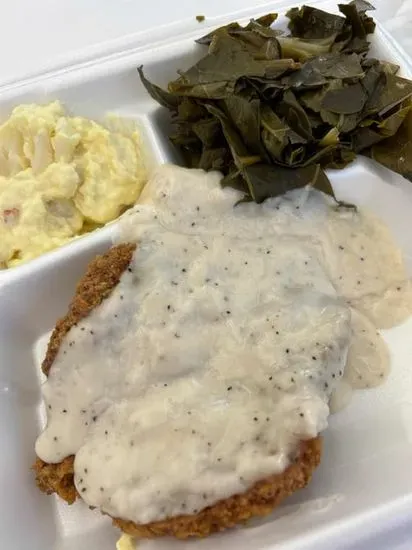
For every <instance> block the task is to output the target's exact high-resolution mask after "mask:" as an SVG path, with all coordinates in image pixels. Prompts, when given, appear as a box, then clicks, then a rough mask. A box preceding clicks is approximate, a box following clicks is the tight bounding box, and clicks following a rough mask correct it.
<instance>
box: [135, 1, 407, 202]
mask: <svg viewBox="0 0 412 550" xmlns="http://www.w3.org/2000/svg"><path fill="white" fill-rule="evenodd" d="M373 9H374V8H373V6H372V5H371V4H369V3H368V2H366V1H364V0H354V1H353V2H351V3H349V4H342V5H339V11H340V15H335V14H331V13H327V12H324V11H322V10H319V9H317V8H313V7H309V6H303V7H301V8H292V9H291V10H289V11H288V13H287V14H286V15H287V17H288V18H289V32H288V33H287V34H286V33H282V32H281V31H279V30H275V29H273V28H272V24H273V22H274V21H275V20H276V18H277V15H276V14H273V13H270V14H267V15H265V16H263V17H260V18H259V19H256V20H252V21H250V22H249V23H248V24H247V25H246V26H245V27H242V26H241V25H239V24H238V23H230V24H229V25H226V26H224V27H221V28H219V29H216V30H215V31H213V32H211V33H209V34H207V35H206V36H204V37H202V38H200V39H199V40H197V42H198V43H199V44H201V45H203V46H205V47H207V53H206V55H204V57H203V58H202V59H200V61H198V63H196V64H195V65H193V66H192V67H190V68H189V69H187V70H185V71H183V70H182V71H178V72H179V77H178V78H177V79H176V80H174V81H172V82H169V85H168V88H167V90H163V89H161V88H160V87H158V86H156V85H155V84H153V83H151V82H149V80H147V79H146V77H145V76H144V73H143V68H142V67H140V68H139V69H138V70H139V74H140V78H141V80H142V83H143V85H144V86H145V88H146V89H147V91H148V92H149V94H150V95H151V96H152V97H153V98H154V99H155V100H156V101H157V102H158V103H159V104H160V105H162V106H163V107H165V108H167V109H168V110H169V111H170V112H171V115H172V120H173V124H174V130H173V134H172V135H171V136H170V139H171V140H172V142H173V143H174V144H175V145H176V146H177V147H178V148H179V149H180V151H181V152H182V154H183V158H184V159H185V162H186V163H187V165H188V166H189V167H200V168H203V169H205V170H220V171H221V172H222V173H223V174H224V179H223V180H222V185H229V186H233V187H236V188H238V189H241V190H243V191H244V193H245V200H255V201H256V202H261V201H263V200H265V199H266V198H268V197H274V196H278V195H281V194H283V193H285V192H286V191H288V190H291V189H295V188H300V187H305V186H308V185H310V186H313V187H315V188H317V189H319V190H320V191H322V192H324V193H326V194H328V195H330V196H332V197H334V193H333V189H332V186H331V185H330V182H329V180H328V178H327V176H326V174H325V173H324V169H325V168H344V167H345V166H346V165H347V164H349V163H350V162H352V161H353V159H354V158H355V157H356V155H357V154H363V155H366V156H368V157H370V158H373V159H375V160H376V161H377V162H380V163H381V164H383V165H385V166H387V167H389V168H390V169H392V170H394V171H396V172H398V173H400V174H402V175H403V176H404V177H406V178H408V179H410V180H412V175H411V174H412V149H411V145H410V143H411V141H410V137H411V130H410V128H411V127H412V124H411V120H412V118H411V117H412V114H411V110H410V109H411V97H412V82H411V81H409V80H406V79H404V78H401V77H399V76H398V75H397V71H398V67H396V66H395V65H393V64H391V63H388V62H385V61H380V60H377V59H371V58H369V57H367V54H368V52H369V46H370V44H369V41H368V36H369V35H370V34H372V33H373V32H374V29H375V23H374V21H373V19H372V18H371V17H370V16H369V15H368V12H369V11H370V10H373Z"/></svg>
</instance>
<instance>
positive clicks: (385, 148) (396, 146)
mask: <svg viewBox="0 0 412 550" xmlns="http://www.w3.org/2000/svg"><path fill="white" fill-rule="evenodd" d="M363 153H364V154H366V155H368V156H370V157H371V158H373V159H374V160H376V161H377V162H379V163H380V164H383V166H386V167H387V168H389V169H390V170H393V171H394V172H397V173H398V174H401V175H402V176H403V177H405V178H406V179H408V180H410V181H412V111H411V110H409V112H408V114H407V116H406V118H405V120H404V122H403V124H402V125H401V127H400V128H399V130H398V131H397V132H396V134H395V135H394V136H393V137H390V138H387V139H385V140H383V141H381V142H380V143H378V144H377V145H374V146H373V147H371V149H369V150H366V151H364V152H363Z"/></svg>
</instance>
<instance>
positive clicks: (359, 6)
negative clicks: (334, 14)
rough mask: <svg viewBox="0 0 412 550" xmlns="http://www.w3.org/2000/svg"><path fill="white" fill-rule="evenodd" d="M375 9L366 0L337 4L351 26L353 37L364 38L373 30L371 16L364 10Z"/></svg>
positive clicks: (373, 25) (373, 24)
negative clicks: (363, 0)
mask: <svg viewBox="0 0 412 550" xmlns="http://www.w3.org/2000/svg"><path fill="white" fill-rule="evenodd" d="M370 9H375V8H374V7H373V6H372V5H371V4H369V3H368V2H360V1H359V0H358V1H354V2H349V4H339V11H340V12H341V13H343V15H345V17H346V20H347V22H348V23H350V25H351V27H352V33H353V34H352V36H353V37H354V38H355V37H356V38H360V39H366V37H367V35H368V34H372V33H373V32H374V30H375V23H374V21H373V19H372V18H371V17H368V16H367V15H366V13H365V12H366V11H368V10H370Z"/></svg>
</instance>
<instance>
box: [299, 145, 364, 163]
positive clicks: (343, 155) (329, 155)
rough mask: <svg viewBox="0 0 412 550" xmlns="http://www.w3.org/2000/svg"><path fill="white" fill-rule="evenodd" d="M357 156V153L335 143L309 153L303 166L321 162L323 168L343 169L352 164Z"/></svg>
mask: <svg viewBox="0 0 412 550" xmlns="http://www.w3.org/2000/svg"><path fill="white" fill-rule="evenodd" d="M355 158H356V154H355V153H354V152H353V151H351V150H350V149H347V148H346V147H343V146H342V145H341V144H334V145H329V146H327V147H324V148H322V149H320V150H318V151H315V152H313V153H312V154H310V155H307V158H306V161H305V162H304V163H302V166H310V165H312V164H320V165H321V166H322V167H323V168H335V169H336V168H338V169H341V168H344V167H345V166H347V165H348V164H350V163H351V162H352V161H353V160H355Z"/></svg>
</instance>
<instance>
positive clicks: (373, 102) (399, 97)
mask: <svg viewBox="0 0 412 550" xmlns="http://www.w3.org/2000/svg"><path fill="white" fill-rule="evenodd" d="M385 78H386V81H385V85H384V86H383V88H380V89H379V93H374V94H373V95H372V97H371V98H370V99H369V101H368V103H367V105H366V108H365V114H367V115H368V116H370V115H372V114H378V115H379V116H381V117H382V116H384V115H385V113H387V112H388V111H391V110H392V109H394V108H395V107H396V106H397V105H399V104H401V103H404V101H406V100H407V99H409V98H410V97H412V82H411V81H410V80H407V79H406V78H401V77H400V76H396V75H393V74H385Z"/></svg>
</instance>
